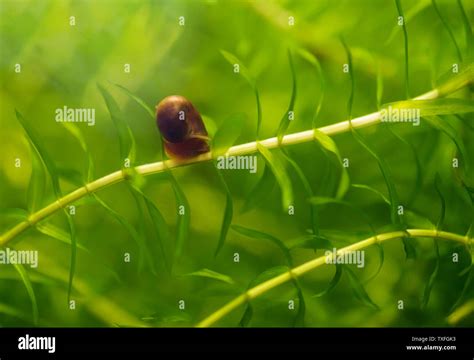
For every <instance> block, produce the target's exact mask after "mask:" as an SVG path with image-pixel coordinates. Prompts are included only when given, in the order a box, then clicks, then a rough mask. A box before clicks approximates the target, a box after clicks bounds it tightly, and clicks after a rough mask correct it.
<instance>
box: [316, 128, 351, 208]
mask: <svg viewBox="0 0 474 360" xmlns="http://www.w3.org/2000/svg"><path fill="white" fill-rule="evenodd" d="M314 138H315V140H316V141H317V142H318V143H319V144H320V145H321V146H322V148H323V150H325V152H326V153H328V155H329V154H332V155H334V156H330V159H331V160H332V161H334V163H335V164H336V165H337V166H338V167H340V168H341V178H340V180H339V185H338V187H337V191H336V197H337V198H338V199H342V198H343V197H344V195H345V194H346V192H347V190H348V189H349V185H350V179H349V174H348V172H347V169H346V168H345V167H344V166H343V164H342V159H341V155H340V153H339V149H338V148H337V145H336V143H335V142H334V140H333V139H331V138H330V137H329V136H327V135H326V134H324V133H323V132H321V131H319V130H317V129H314Z"/></svg>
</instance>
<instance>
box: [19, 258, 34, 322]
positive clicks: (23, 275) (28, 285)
mask: <svg viewBox="0 0 474 360" xmlns="http://www.w3.org/2000/svg"><path fill="white" fill-rule="evenodd" d="M14 267H15V269H16V271H18V274H20V277H21V281H22V282H23V284H24V285H25V288H26V291H27V293H28V297H29V298H30V301H31V309H32V313H33V324H35V325H37V324H38V317H39V316H38V303H37V301H36V295H35V291H34V289H33V285H31V281H30V278H29V276H28V273H27V272H26V270H25V268H24V267H23V265H21V264H14Z"/></svg>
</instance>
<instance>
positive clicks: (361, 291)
mask: <svg viewBox="0 0 474 360" xmlns="http://www.w3.org/2000/svg"><path fill="white" fill-rule="evenodd" d="M342 266H343V267H344V272H345V273H346V274H347V277H348V279H349V283H350V284H351V288H352V290H353V292H354V295H355V296H356V298H357V299H359V300H360V301H361V302H362V303H363V304H365V305H367V306H369V307H371V308H373V309H375V310H379V307H378V306H377V304H375V303H374V302H373V301H372V299H371V298H370V296H369V294H367V291H366V290H365V288H364V286H363V285H362V283H361V281H360V280H359V278H358V277H357V275H356V274H354V272H353V271H352V270H351V269H350V268H349V266H347V265H342Z"/></svg>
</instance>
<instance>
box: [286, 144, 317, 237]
mask: <svg viewBox="0 0 474 360" xmlns="http://www.w3.org/2000/svg"><path fill="white" fill-rule="evenodd" d="M282 155H283V157H284V158H285V160H286V161H287V162H288V163H289V164H290V165H291V166H292V167H293V169H294V170H295V173H296V175H298V177H299V179H300V181H301V183H302V184H303V188H304V189H305V191H306V195H307V196H308V197H312V196H313V190H312V189H311V185H310V184H309V181H308V179H307V178H306V176H305V174H304V172H303V170H301V168H300V166H299V165H298V163H297V162H296V161H295V160H293V159H292V158H291V156H290V154H289V152H288V151H287V150H286V149H282ZM309 211H310V219H311V230H312V232H313V234H315V235H318V234H319V225H318V213H317V211H316V210H315V208H314V206H313V205H312V204H310V206H309Z"/></svg>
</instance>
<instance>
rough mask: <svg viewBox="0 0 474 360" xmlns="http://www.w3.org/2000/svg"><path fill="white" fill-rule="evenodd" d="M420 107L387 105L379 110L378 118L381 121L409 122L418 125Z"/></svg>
mask: <svg viewBox="0 0 474 360" xmlns="http://www.w3.org/2000/svg"><path fill="white" fill-rule="evenodd" d="M420 113H421V111H420V109H417V108H403V109H401V108H397V107H395V108H393V107H392V106H391V105H389V106H388V107H387V108H384V109H382V110H380V120H381V121H382V122H411V123H413V126H418V125H420Z"/></svg>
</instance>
